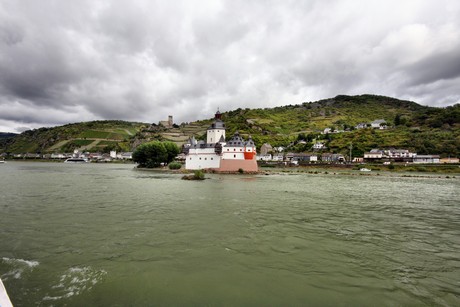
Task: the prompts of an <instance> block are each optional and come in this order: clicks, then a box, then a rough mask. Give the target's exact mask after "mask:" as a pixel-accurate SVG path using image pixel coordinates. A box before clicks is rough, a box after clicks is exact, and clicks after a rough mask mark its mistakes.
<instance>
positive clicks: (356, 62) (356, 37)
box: [0, 0, 460, 132]
mask: <svg viewBox="0 0 460 307" xmlns="http://www.w3.org/2000/svg"><path fill="white" fill-rule="evenodd" d="M365 93H368V94H378V95H386V96H392V97H395V98H400V99H409V100H413V101H415V102H418V103H420V104H424V105H431V106H447V105H452V104H455V103H459V102H460V1H458V0H432V1H430V0H425V1H412V0H404V1H402V0H397V1H392V0H380V1H369V0H367V1H358V0H349V1H346V0H344V1H334V0H330V1H329V0H318V1H315V0H303V1H301V0H299V1H287V0H282V1H281V0H280V1H267V0H261V1H251V0H242V1H235V0H229V1H218V0H209V1H205V0H199V1H198V0H197V1H191V0H184V1H173V0H165V1H161V0H160V1H153V0H127V1H121V0H120V1H116V0H112V1H99V0H78V1H60V0H54V1H51V0H39V1H38V0H0V131H11V132H20V131H23V130H25V129H30V128H38V127H49V126H55V125H61V124H66V123H71V122H80V121H88V120H95V119H123V120H129V121H142V122H149V123H152V122H155V123H156V122H158V121H159V120H163V119H166V118H167V116H168V115H169V114H171V115H173V116H174V121H175V122H176V123H181V122H188V121H192V120H197V119H204V118H209V117H211V116H213V114H214V112H215V111H216V109H217V108H218V107H219V108H220V110H221V111H228V110H233V109H236V108H239V107H241V108H245V107H249V108H260V107H273V106H279V105H286V104H298V103H302V102H305V101H315V100H319V99H324V98H330V97H334V96H336V95H338V94H346V95H357V94H365Z"/></svg>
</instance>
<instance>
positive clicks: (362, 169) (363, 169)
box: [359, 167, 371, 172]
mask: <svg viewBox="0 0 460 307" xmlns="http://www.w3.org/2000/svg"><path fill="white" fill-rule="evenodd" d="M359 171H360V172H370V171H371V170H370V169H368V168H365V167H363V168H360V169H359Z"/></svg>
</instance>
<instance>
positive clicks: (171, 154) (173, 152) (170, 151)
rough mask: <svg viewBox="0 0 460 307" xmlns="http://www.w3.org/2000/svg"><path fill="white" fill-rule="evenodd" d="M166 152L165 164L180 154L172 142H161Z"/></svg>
mask: <svg viewBox="0 0 460 307" xmlns="http://www.w3.org/2000/svg"><path fill="white" fill-rule="evenodd" d="M162 143H163V145H164V147H165V148H166V152H167V155H168V157H167V160H166V161H167V162H168V163H169V162H171V161H173V160H174V159H175V158H176V157H177V155H178V154H179V153H180V149H179V147H178V146H177V145H176V144H175V143H173V142H162Z"/></svg>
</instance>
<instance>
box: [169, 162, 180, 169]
mask: <svg viewBox="0 0 460 307" xmlns="http://www.w3.org/2000/svg"><path fill="white" fill-rule="evenodd" d="M168 167H169V169H180V168H181V167H182V164H180V163H179V162H171V163H169V165H168Z"/></svg>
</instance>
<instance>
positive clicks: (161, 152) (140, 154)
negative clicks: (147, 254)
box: [133, 141, 179, 168]
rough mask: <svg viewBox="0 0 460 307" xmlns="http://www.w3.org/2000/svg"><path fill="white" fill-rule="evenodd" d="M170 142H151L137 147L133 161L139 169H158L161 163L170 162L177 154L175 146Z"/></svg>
mask: <svg viewBox="0 0 460 307" xmlns="http://www.w3.org/2000/svg"><path fill="white" fill-rule="evenodd" d="M168 143H171V142H160V141H153V142H149V143H144V144H142V145H139V147H137V148H136V150H135V151H134V152H133V161H134V162H136V163H139V167H147V168H153V167H159V166H160V165H161V163H169V162H171V161H172V160H173V159H174V158H175V157H176V156H177V153H178V152H179V150H178V148H177V146H176V144H174V143H172V145H174V146H172V145H170V144H168Z"/></svg>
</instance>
